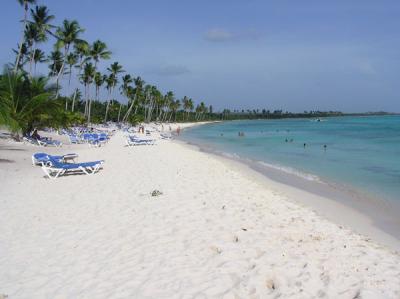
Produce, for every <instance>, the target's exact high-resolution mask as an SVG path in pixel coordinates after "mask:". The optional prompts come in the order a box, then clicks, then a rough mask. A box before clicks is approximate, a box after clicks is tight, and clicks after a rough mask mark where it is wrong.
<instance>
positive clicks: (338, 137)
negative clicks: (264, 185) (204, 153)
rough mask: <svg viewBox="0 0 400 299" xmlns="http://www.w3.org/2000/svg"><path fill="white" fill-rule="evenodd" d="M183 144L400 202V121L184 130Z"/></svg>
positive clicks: (257, 123)
mask: <svg viewBox="0 0 400 299" xmlns="http://www.w3.org/2000/svg"><path fill="white" fill-rule="evenodd" d="M238 132H243V133H244V136H242V137H240V136H238ZM183 139H185V140H186V141H189V142H192V143H195V144H198V145H200V146H204V147H207V148H208V149H211V150H213V151H216V152H219V153H222V154H224V155H228V156H233V157H236V158H239V159H250V160H251V161H255V162H256V163H259V164H260V165H263V164H264V165H268V166H269V167H274V168H277V169H280V170H281V171H283V172H288V173H291V174H295V175H296V176H299V177H302V178H304V179H305V180H310V181H319V182H326V183H329V184H333V185H336V186H341V187H343V188H347V189H349V190H352V191H355V192H361V194H364V193H368V195H372V196H374V197H376V198H380V199H390V200H395V201H398V202H400V116H368V117H335V118H323V119H321V121H315V120H310V119H284V120H251V121H230V122H222V123H215V124H208V125H204V126H199V127H194V128H191V129H188V130H185V132H184V134H183ZM304 144H305V146H304ZM325 146H326V147H325Z"/></svg>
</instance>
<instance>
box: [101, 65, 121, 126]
mask: <svg viewBox="0 0 400 299" xmlns="http://www.w3.org/2000/svg"><path fill="white" fill-rule="evenodd" d="M107 70H108V71H109V72H110V73H111V74H110V76H109V79H108V80H109V81H110V82H111V87H110V93H109V96H110V98H109V99H108V101H107V106H106V113H105V116H104V122H107V114H108V110H109V108H110V102H111V97H112V96H113V95H114V89H115V86H116V85H117V83H118V74H120V73H123V72H125V71H124V70H123V68H122V65H120V64H119V63H118V62H114V63H112V64H111V65H110V67H109V68H107Z"/></svg>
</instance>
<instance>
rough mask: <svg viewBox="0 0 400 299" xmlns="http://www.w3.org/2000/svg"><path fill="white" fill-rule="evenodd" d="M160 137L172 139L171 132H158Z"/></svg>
mask: <svg viewBox="0 0 400 299" xmlns="http://www.w3.org/2000/svg"><path fill="white" fill-rule="evenodd" d="M160 137H161V139H172V134H171V133H160Z"/></svg>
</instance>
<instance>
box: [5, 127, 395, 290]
mask: <svg viewBox="0 0 400 299" xmlns="http://www.w3.org/2000/svg"><path fill="white" fill-rule="evenodd" d="M123 143H124V141H123V137H122V134H121V133H118V134H117V135H116V136H115V137H113V139H112V140H111V141H110V142H109V144H107V145H106V146H105V147H103V148H97V149H89V148H87V147H86V146H76V145H74V146H64V147H63V148H61V149H51V151H52V152H55V153H67V152H71V151H73V152H78V153H79V155H80V161H85V160H96V159H105V160H106V163H105V166H104V170H102V171H101V172H100V173H98V174H96V175H93V176H68V177H62V178H60V179H57V180H48V179H45V178H44V177H43V175H44V174H43V172H42V171H41V170H40V168H38V167H33V166H31V165H30V164H29V163H30V153H31V152H34V151H39V150H38V148H35V147H28V146H21V145H4V142H3V145H2V146H1V147H0V158H3V159H4V158H7V159H10V160H13V161H15V162H13V163H0V181H1V188H0V294H4V295H8V296H9V298H278V297H279V298H288V297H290V298H400V256H399V255H398V254H397V253H393V252H390V251H389V250H388V249H386V248H385V247H383V246H379V245H377V244H375V243H373V242H372V241H369V240H368V239H366V238H364V237H362V236H359V235H357V234H354V233H352V232H351V231H350V230H348V229H344V228H340V227H338V226H337V225H335V224H333V223H331V222H329V221H327V220H324V219H322V218H321V217H319V216H317V215H316V214H315V213H314V212H312V211H311V209H308V208H304V207H301V206H299V205H296V204H294V203H292V202H290V201H287V200H285V198H283V196H282V195H279V194H276V193H275V192H273V191H271V190H269V189H266V188H265V187H264V186H261V185H260V184H258V183H257V182H256V181H253V180H251V179H250V178H249V177H247V176H244V175H243V174H242V173H239V172H238V171H237V170H235V169H232V168H230V167H229V165H228V164H226V163H224V162H223V161H221V160H218V159H216V158H215V157H212V156H210V155H207V154H205V153H201V152H198V151H194V150H191V149H190V148H188V147H185V146H183V145H180V144H177V143H174V142H170V141H160V142H158V144H157V145H155V146H140V147H132V148H128V147H124V146H123ZM15 149H20V150H15ZM155 189H157V190H159V191H161V192H162V193H163V194H162V195H161V196H157V197H152V196H150V192H151V191H153V190H155Z"/></svg>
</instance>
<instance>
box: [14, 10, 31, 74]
mask: <svg viewBox="0 0 400 299" xmlns="http://www.w3.org/2000/svg"><path fill="white" fill-rule="evenodd" d="M24 6H25V7H24V10H25V12H24V27H23V29H22V35H21V39H20V42H19V50H18V55H17V59H16V60H15V66H14V73H16V72H17V70H18V66H19V61H20V60H21V53H22V43H23V42H24V34H25V28H26V20H27V18H28V3H26V2H25V3H24Z"/></svg>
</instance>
